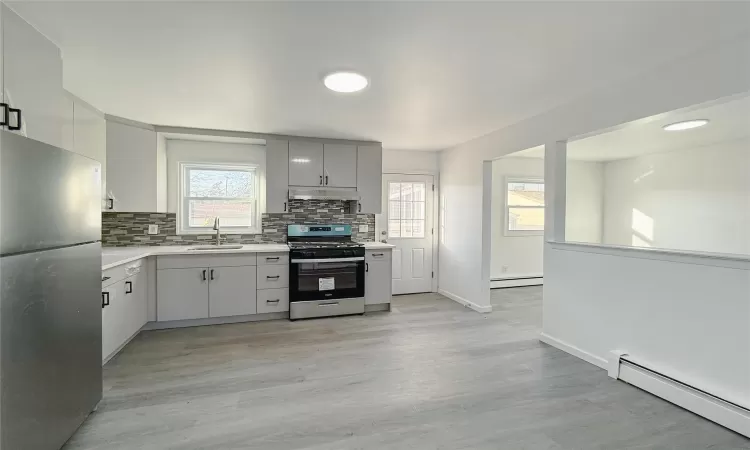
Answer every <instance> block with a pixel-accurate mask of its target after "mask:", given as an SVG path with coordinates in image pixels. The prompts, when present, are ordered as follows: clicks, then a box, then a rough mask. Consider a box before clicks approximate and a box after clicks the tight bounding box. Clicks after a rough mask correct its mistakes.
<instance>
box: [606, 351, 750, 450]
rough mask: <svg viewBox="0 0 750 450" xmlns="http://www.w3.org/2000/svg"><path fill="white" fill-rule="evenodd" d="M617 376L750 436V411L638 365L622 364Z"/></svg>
mask: <svg viewBox="0 0 750 450" xmlns="http://www.w3.org/2000/svg"><path fill="white" fill-rule="evenodd" d="M618 378H619V379H620V380H622V381H624V382H626V383H628V384H632V385H633V386H635V387H637V388H640V389H643V390H644V391H647V392H650V393H652V394H654V395H656V396H657V397H661V398H663V399H664V400H667V401H668V402H671V403H674V404H675V405H677V406H680V407H682V408H685V409H687V410H688V411H691V412H693V413H695V414H698V415H699V416H702V417H705V418H706V419H708V420H711V421H713V422H716V423H718V424H719V425H721V426H724V427H726V428H729V429H730V430H733V431H736V432H737V433H740V434H742V435H744V436H747V437H750V412H748V411H746V410H743V409H742V408H739V407H737V406H735V405H732V404H731V403H727V402H724V401H721V400H719V399H717V398H715V397H713V396H711V395H708V394H705V393H703V392H701V391H698V390H696V389H693V388H691V387H689V386H686V385H683V384H681V383H679V382H676V381H673V380H671V379H669V378H665V377H662V376H660V375H659V374H655V373H652V372H649V371H646V370H643V369H641V368H639V367H635V366H631V365H629V364H626V363H625V364H621V365H620V372H619V376H618Z"/></svg>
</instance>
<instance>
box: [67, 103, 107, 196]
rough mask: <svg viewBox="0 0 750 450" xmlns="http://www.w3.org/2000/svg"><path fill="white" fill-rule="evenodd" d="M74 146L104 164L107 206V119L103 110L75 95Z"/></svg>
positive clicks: (76, 150)
mask: <svg viewBox="0 0 750 450" xmlns="http://www.w3.org/2000/svg"><path fill="white" fill-rule="evenodd" d="M73 147H74V151H75V152H76V153H78V154H79V155H83V156H87V157H89V158H91V159H95V160H97V161H99V163H100V164H101V165H102V168H101V175H102V205H103V206H105V207H106V202H105V201H104V200H105V199H106V197H107V170H106V169H107V121H106V120H104V114H103V113H102V112H100V111H99V110H97V109H96V108H94V107H92V106H91V105H89V104H88V103H85V102H84V101H82V100H81V99H79V98H77V97H73Z"/></svg>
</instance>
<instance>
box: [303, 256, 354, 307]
mask: <svg viewBox="0 0 750 450" xmlns="http://www.w3.org/2000/svg"><path fill="white" fill-rule="evenodd" d="M289 267H290V269H289V270H290V274H289V275H290V276H289V301H292V302H301V301H310V300H329V299H336V298H357V297H364V296H365V258H364V257H352V258H321V259H292V261H291V264H290V266H289Z"/></svg>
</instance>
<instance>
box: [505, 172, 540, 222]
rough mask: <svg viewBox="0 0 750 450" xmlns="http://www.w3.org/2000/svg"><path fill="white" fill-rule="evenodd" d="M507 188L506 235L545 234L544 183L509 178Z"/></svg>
mask: <svg viewBox="0 0 750 450" xmlns="http://www.w3.org/2000/svg"><path fill="white" fill-rule="evenodd" d="M505 188H506V189H505V192H506V196H505V198H506V202H505V235H506V236H535V235H542V234H544V181H543V180H540V179H523V178H509V179H507V180H506V182H505Z"/></svg>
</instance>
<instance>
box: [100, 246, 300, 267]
mask: <svg viewBox="0 0 750 450" xmlns="http://www.w3.org/2000/svg"><path fill="white" fill-rule="evenodd" d="M225 245H226V246H229V245H231V244H225ZM195 247H198V246H197V245H184V246H183V245H175V246H171V245H163V246H150V247H103V248H102V270H107V269H111V268H112V267H117V266H120V265H122V264H127V263H129V262H132V261H136V260H138V259H141V258H146V257H148V256H155V255H206V254H209V255H215V254H217V253H221V254H224V253H272V252H273V253H275V252H288V251H289V247H288V246H287V245H286V244H248V245H243V246H242V248H238V249H228V248H214V249H211V250H190V249H191V248H195Z"/></svg>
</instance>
